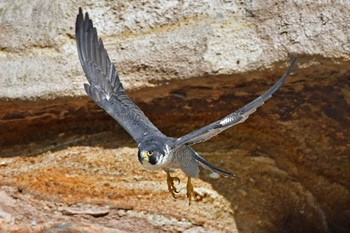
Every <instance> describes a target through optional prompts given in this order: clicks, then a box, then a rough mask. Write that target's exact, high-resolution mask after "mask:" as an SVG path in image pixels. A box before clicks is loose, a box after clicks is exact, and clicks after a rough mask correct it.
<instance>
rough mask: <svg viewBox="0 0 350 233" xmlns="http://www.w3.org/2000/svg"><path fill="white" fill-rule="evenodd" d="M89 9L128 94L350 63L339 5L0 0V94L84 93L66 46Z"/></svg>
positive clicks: (344, 12)
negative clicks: (306, 63) (306, 65)
mask: <svg viewBox="0 0 350 233" xmlns="http://www.w3.org/2000/svg"><path fill="white" fill-rule="evenodd" d="M79 6H82V7H83V9H84V10H85V11H88V12H89V13H90V16H91V18H92V19H93V21H94V23H95V25H96V27H97V28H98V31H99V33H100V36H101V37H102V38H103V39H104V41H105V44H106V48H107V50H108V51H109V54H110V57H111V59H112V60H113V61H114V62H115V63H116V65H117V68H118V70H119V72H120V74H121V79H122V80H123V82H124V83H125V86H126V87H127V88H129V89H130V88H135V87H140V86H149V85H154V84H157V83H158V82H159V81H164V80H170V79H179V78H180V79H185V78H194V77H199V76H203V75H215V74H232V73H242V72H246V71H249V70H254V69H258V68H260V67H268V66H270V65H271V64H272V63H273V62H275V61H279V60H286V59H288V58H287V57H288V54H289V53H294V54H297V55H299V56H301V55H309V56H324V57H328V58H337V59H339V58H340V59H342V60H347V61H348V60H349V54H350V45H349V44H350V43H349V36H348V35H349V34H350V29H349V26H348V25H349V24H348V23H346V22H349V19H350V17H349V14H350V13H349V12H350V4H349V3H348V2H347V1H335V2H331V1H317V2H316V3H311V2H310V1H292V0H290V1H283V2H281V1H277V0H270V1H238V0H237V1H225V2H223V1H219V0H217V1H215V0H212V1H196V2H191V1H169V2H167V3H165V2H164V1H156V0H153V1H145V2H139V1H134V2H125V1H112V2H110V1H73V2H72V1H68V0H65V1H54V2H52V1H47V0H39V1H35V2H32V1H25V0H18V1H15V2H14V1H12V0H5V1H2V2H0V17H1V18H0V19H1V21H0V26H1V31H0V40H1V50H0V78H1V82H0V93H1V94H0V97H1V98H10V99H12V98H20V99H33V98H44V99H47V98H55V97H57V96H76V95H77V96H80V95H85V93H84V91H83V88H82V83H84V82H85V77H84V75H83V72H82V69H81V67H80V65H79V61H78V57H77V54H76V47H75V41H74V26H75V25H74V24H75V17H76V14H77V12H78V7H79Z"/></svg>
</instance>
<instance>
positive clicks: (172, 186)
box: [167, 172, 180, 199]
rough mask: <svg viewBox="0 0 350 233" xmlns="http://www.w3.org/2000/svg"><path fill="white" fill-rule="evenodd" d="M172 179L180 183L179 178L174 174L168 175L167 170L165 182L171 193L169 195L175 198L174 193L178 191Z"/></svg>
mask: <svg viewBox="0 0 350 233" xmlns="http://www.w3.org/2000/svg"><path fill="white" fill-rule="evenodd" d="M174 181H177V182H178V185H179V184H180V179H179V178H178V177H176V176H174V177H172V176H170V173H169V172H167V183H168V190H169V192H170V193H171V195H172V196H173V198H175V199H176V195H175V193H179V191H177V189H176V187H175V184H174Z"/></svg>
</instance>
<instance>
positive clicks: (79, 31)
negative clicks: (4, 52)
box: [75, 8, 296, 204]
mask: <svg viewBox="0 0 350 233" xmlns="http://www.w3.org/2000/svg"><path fill="white" fill-rule="evenodd" d="M75 35H76V42H77V47H78V54H79V59H80V62H81V65H82V67H83V70H84V72H85V75H86V78H87V80H88V84H84V88H85V91H86V93H87V94H88V95H89V96H90V97H91V99H92V100H93V101H95V103H96V104H97V105H98V106H100V107H101V108H103V109H104V110H105V111H106V112H107V113H108V114H109V115H110V116H112V117H113V118H114V119H115V120H116V121H117V122H118V123H119V124H120V125H121V126H122V127H123V128H124V129H125V130H126V131H127V132H128V133H129V134H130V136H131V137H132V138H133V139H134V140H135V141H136V143H137V145H138V160H139V161H140V163H141V165H142V166H143V167H144V168H146V169H148V170H155V169H163V170H164V171H165V172H166V174H167V185H168V190H169V192H170V193H171V195H172V196H173V197H174V198H176V197H177V196H176V193H178V190H177V189H176V187H175V182H178V183H179V182H180V179H179V178H178V177H172V176H171V175H170V172H171V171H172V170H173V169H181V170H182V171H183V172H184V173H185V175H186V176H187V185H186V189H187V198H188V199H189V204H191V199H192V198H193V197H194V195H195V193H194V188H193V185H192V183H191V179H192V178H198V174H199V165H200V166H202V167H204V168H205V169H207V170H210V171H212V172H215V173H218V174H220V175H222V176H226V177H235V175H234V174H233V173H230V172H227V171H224V170H222V169H220V168H217V167H215V166H214V165H212V164H210V163H209V162H208V161H206V160H205V159H204V158H203V157H201V156H200V155H199V154H198V153H197V152H196V151H194V150H193V149H192V148H191V145H193V144H196V143H200V142H204V141H206V140H208V139H210V138H212V137H214V136H215V135H217V134H219V133H221V132H222V131H224V130H226V129H228V128H229V127H231V126H234V125H237V124H239V123H242V122H243V121H245V120H246V119H247V118H248V116H249V115H250V114H252V113H253V112H255V110H256V109H257V108H258V107H259V106H261V105H263V104H264V102H265V101H266V100H267V99H269V98H270V97H271V95H272V94H273V93H275V91H277V90H278V89H279V87H280V86H281V85H282V83H283V82H284V80H285V79H286V78H287V76H288V75H289V73H290V72H291V70H292V67H293V66H294V64H295V63H296V59H295V58H294V59H292V61H291V63H290V65H289V67H288V69H287V70H286V71H285V73H284V74H283V75H282V77H281V78H280V79H279V80H278V81H277V82H276V83H275V84H274V85H273V86H272V87H271V88H270V89H268V90H267V91H266V92H265V93H264V94H262V95H261V96H259V97H258V98H256V99H255V100H253V101H252V102H250V103H249V104H247V105H245V106H244V107H242V108H240V109H238V110H237V111H234V112H232V113H231V114H229V115H227V116H225V117H224V118H222V119H220V120H218V121H215V122H213V123H211V124H209V125H207V126H204V127H202V128H200V129H198V130H195V131H193V132H191V133H188V134H186V135H184V136H182V137H180V138H173V137H168V136H166V135H164V134H163V133H162V132H161V131H160V130H159V129H158V128H157V127H156V126H154V124H153V123H152V122H151V121H150V120H149V119H148V118H147V117H146V115H145V114H144V113H143V112H142V111H141V109H140V108H139V107H137V106H136V105H135V104H134V103H133V102H132V101H131V100H130V98H129V97H128V96H127V95H126V94H125V90H124V87H123V84H122V83H121V81H120V79H119V76H118V73H117V71H116V68H115V66H114V65H113V64H112V62H111V60H110V59H109V56H108V53H107V51H106V49H105V48H104V46H103V42H102V40H101V38H98V35H97V31H96V28H95V27H94V26H93V23H92V20H91V19H90V17H89V14H88V13H85V17H84V14H83V11H82V9H81V8H79V14H78V15H77V19H76V28H75Z"/></svg>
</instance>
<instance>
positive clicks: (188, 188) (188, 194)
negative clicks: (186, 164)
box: [186, 177, 195, 205]
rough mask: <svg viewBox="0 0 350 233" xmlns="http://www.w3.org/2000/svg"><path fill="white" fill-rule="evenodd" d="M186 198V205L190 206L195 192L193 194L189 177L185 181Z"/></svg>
mask: <svg viewBox="0 0 350 233" xmlns="http://www.w3.org/2000/svg"><path fill="white" fill-rule="evenodd" d="M186 188H187V198H188V201H189V202H188V205H191V200H192V197H195V192H194V188H193V185H192V183H191V177H188V179H187V186H186Z"/></svg>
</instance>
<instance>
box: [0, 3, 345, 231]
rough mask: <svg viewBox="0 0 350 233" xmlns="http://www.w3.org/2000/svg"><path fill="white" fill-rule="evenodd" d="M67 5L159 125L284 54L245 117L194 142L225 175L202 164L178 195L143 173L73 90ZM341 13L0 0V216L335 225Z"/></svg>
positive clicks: (340, 192)
mask: <svg viewBox="0 0 350 233" xmlns="http://www.w3.org/2000/svg"><path fill="white" fill-rule="evenodd" d="M79 6H80V7H82V8H83V9H84V11H88V12H89V14H90V16H91V18H92V19H93V21H94V24H95V26H96V27H97V29H98V32H99V35H100V36H101V37H102V38H103V40H104V44H105V47H106V49H107V51H108V52H109V55H110V57H111V59H112V61H113V62H114V63H115V64H116V67H117V69H118V71H119V75H120V78H121V80H122V82H123V83H124V85H125V87H126V88H127V90H128V93H129V95H130V96H131V98H132V99H133V100H134V101H135V102H136V103H137V104H138V105H139V106H140V107H141V108H142V109H143V110H144V112H145V113H146V115H147V116H149V118H150V119H151V120H152V121H154V122H155V124H156V125H157V126H158V127H159V128H160V129H161V130H162V131H163V132H164V133H166V134H168V135H170V136H181V135H183V134H185V133H187V132H189V131H191V130H194V129H196V128H198V127H200V126H202V125H205V124H207V123H210V122H211V121H214V120H217V119H219V118H220V117H223V116H224V115H225V114H228V113H229V112H231V111H232V110H234V109H236V108H239V107H241V106H242V105H244V104H246V103H248V102H249V101H250V100H252V99H254V98H255V97H256V96H258V95H259V94H260V93H262V92H263V91H264V90H266V89H267V88H268V87H269V86H270V85H272V84H273V83H274V82H275V81H276V80H277V79H278V78H279V76H280V75H281V74H282V73H283V71H284V69H285V68H286V66H287V62H288V61H289V57H290V56H293V55H295V56H297V57H298V68H297V69H296V71H295V72H294V74H293V75H292V76H291V77H289V78H288V80H287V82H286V84H285V85H284V86H283V87H282V88H281V89H280V90H279V91H278V92H277V93H276V95H275V96H274V97H273V98H272V99H270V100H269V101H268V103H266V104H265V105H264V106H263V107H261V108H260V109H259V110H258V111H257V112H256V113H255V114H254V115H253V116H252V117H251V118H249V119H248V120H247V121H246V122H245V123H244V124H242V125H239V126H237V127H235V128H233V129H230V130H228V131H225V132H224V133H223V134H221V135H219V136H218V137H216V138H214V139H213V140H210V141H209V142H207V143H204V144H200V145H198V146H196V149H197V150H198V151H199V152H200V153H201V154H202V155H203V156H204V157H206V158H208V160H209V161H210V162H212V163H214V164H216V165H217V166H221V167H223V168H225V169H227V170H232V171H235V173H237V174H238V176H239V179H236V180H230V179H224V178H219V179H212V178H210V176H209V174H208V173H207V172H205V171H203V172H202V175H201V177H200V180H197V183H195V185H196V187H195V188H197V190H198V193H199V194H200V195H199V196H198V200H197V201H196V202H194V203H193V205H192V206H191V207H189V206H187V202H186V201H185V198H184V197H180V198H179V199H178V200H176V201H173V200H172V199H171V197H170V195H169V194H168V193H167V192H166V185H165V176H164V174H163V172H161V171H159V172H148V171H144V170H142V168H141V167H140V166H139V165H138V162H137V158H136V156H135V155H136V149H135V148H136V145H135V144H134V143H133V142H132V140H131V139H130V138H129V137H128V135H127V134H126V133H125V132H124V131H123V130H122V129H121V128H120V127H119V126H118V125H117V124H116V123H115V122H114V121H113V120H111V119H110V117H108V116H107V115H106V114H105V113H104V112H103V111H102V110H101V109H99V108H98V107H97V106H96V105H95V104H94V103H93V102H91V101H90V100H89V98H87V97H86V94H85V93H84V90H83V83H85V82H86V81H85V77H84V75H83V71H82V69H81V67H80V64H79V60H78V56H77V52H76V45H75V41H74V26H75V17H76V14H77V13H78V7H79ZM349 25H350V3H349V2H348V1H340V0H339V1H337V0H335V1H326V0H324V1H299V0H289V1H283V2H282V1H277V0H268V1H254V0H253V1H238V0H237V1H235V0H232V1H219V0H217V1H216V0H211V1H181V0H180V1H166V2H165V1H157V0H151V1H127V2H126V1H82V0H75V1H67V0H64V1H54V2H53V1H48V0H36V1H24V0H16V1H12V0H3V1H1V2H0V128H1V132H0V150H1V151H0V177H1V178H0V184H1V190H0V197H1V198H0V199H1V200H0V229H1V230H3V231H5V232H6V231H11V230H12V231H15V230H22V231H28V232H43V231H44V232H55V231H56V232H59V231H60V230H62V229H63V230H66V231H71V232H72V231H73V232H81V231H84V232H96V231H100V232H103V231H106V232H108V231H112V232H113V231H114V232H133V231H135V230H137V229H144V230H145V229H147V230H148V231H150V232H165V231H171V232H177V231H187V232H212V231H214V230H216V231H218V232H222V231H223V232H225V231H226V232H237V231H238V232H348V231H349V230H350V225H349V221H348V219H349V218H350V209H349V208H350V193H349V192H350V190H349V189H350V169H349V167H350V157H349V154H350V149H349V148H350V140H349V138H350V133H349V129H350V119H349V117H350V114H349V113H350V91H349V90H350V66H349V65H350V26H349ZM184 179H185V177H182V180H184ZM155 187H156V188H155ZM181 193H182V196H184V195H185V194H184V191H182V192H181Z"/></svg>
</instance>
